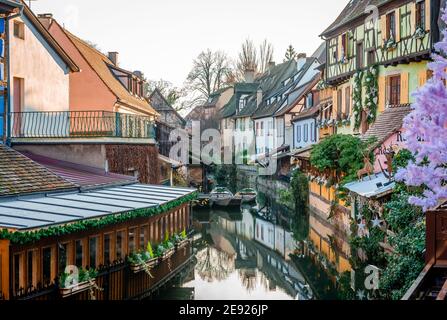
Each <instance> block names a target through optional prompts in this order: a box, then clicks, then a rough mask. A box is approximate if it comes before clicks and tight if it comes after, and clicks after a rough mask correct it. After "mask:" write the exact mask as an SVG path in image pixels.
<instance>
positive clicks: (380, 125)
mask: <svg viewBox="0 0 447 320" xmlns="http://www.w3.org/2000/svg"><path fill="white" fill-rule="evenodd" d="M411 110H412V109H411V106H410V105H408V104H405V105H399V106H389V107H388V108H387V109H386V110H385V111H384V112H383V113H382V114H380V115H379V116H378V117H377V119H376V122H375V123H374V124H373V125H372V127H371V128H369V130H368V131H367V132H366V133H365V134H364V135H363V136H362V139H363V140H367V139H369V138H370V137H376V138H377V145H379V144H382V143H383V142H384V141H385V140H386V139H388V138H389V137H390V136H391V135H392V134H393V133H395V132H396V131H397V130H399V129H401V128H402V126H403V120H404V118H405V117H406V116H407V115H408V114H410V112H411Z"/></svg>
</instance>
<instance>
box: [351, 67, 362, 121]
mask: <svg viewBox="0 0 447 320" xmlns="http://www.w3.org/2000/svg"><path fill="white" fill-rule="evenodd" d="M362 79H363V72H362V71H358V72H356V73H355V74H354V92H353V94H352V101H353V110H354V120H355V121H354V128H355V129H358V128H360V124H361V121H362Z"/></svg>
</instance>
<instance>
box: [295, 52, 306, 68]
mask: <svg viewBox="0 0 447 320" xmlns="http://www.w3.org/2000/svg"><path fill="white" fill-rule="evenodd" d="M306 58H307V55H306V54H305V53H298V54H297V55H296V62H297V66H296V67H297V69H298V71H299V70H301V68H302V67H303V66H304V64H305V63H306Z"/></svg>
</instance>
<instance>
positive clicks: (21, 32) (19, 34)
mask: <svg viewBox="0 0 447 320" xmlns="http://www.w3.org/2000/svg"><path fill="white" fill-rule="evenodd" d="M14 37H16V38H19V39H22V40H24V39H25V24H24V23H23V22H20V21H14Z"/></svg>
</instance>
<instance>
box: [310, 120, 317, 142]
mask: <svg viewBox="0 0 447 320" xmlns="http://www.w3.org/2000/svg"><path fill="white" fill-rule="evenodd" d="M310 142H316V139H315V123H314V122H312V123H311V124H310Z"/></svg>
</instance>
